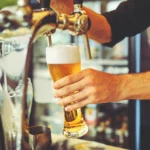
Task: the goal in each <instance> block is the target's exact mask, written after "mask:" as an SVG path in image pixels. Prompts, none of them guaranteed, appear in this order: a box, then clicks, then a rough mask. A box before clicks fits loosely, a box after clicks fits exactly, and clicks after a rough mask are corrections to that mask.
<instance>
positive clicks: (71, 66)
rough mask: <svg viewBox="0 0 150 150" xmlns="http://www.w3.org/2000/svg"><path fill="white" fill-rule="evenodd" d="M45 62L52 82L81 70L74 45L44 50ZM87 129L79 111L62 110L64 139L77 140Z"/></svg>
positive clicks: (77, 49)
mask: <svg viewBox="0 0 150 150" xmlns="http://www.w3.org/2000/svg"><path fill="white" fill-rule="evenodd" d="M46 60H47V64H48V69H49V71H50V74H51V77H52V79H53V81H54V82H55V81H57V80H59V79H61V78H63V77H65V76H67V75H70V74H74V73H77V72H79V71H80V70H81V62H80V53H79V48H78V47H77V46H76V45H70V44H69V45H56V46H53V47H48V48H47V49H46ZM87 131H88V127H87V125H86V123H85V121H84V118H83V116H82V112H81V109H77V110H74V111H70V112H66V111H65V110H64V129H63V134H64V135H65V136H66V137H71V138H78V137H81V136H83V135H85V134H86V133H87Z"/></svg>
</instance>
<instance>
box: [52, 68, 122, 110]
mask: <svg viewBox="0 0 150 150" xmlns="http://www.w3.org/2000/svg"><path fill="white" fill-rule="evenodd" d="M54 88H55V97H58V98H60V99H59V100H58V102H57V103H58V104H59V105H63V106H65V110H66V111H71V110H75V109H78V108H81V107H83V106H85V105H87V104H98V103H107V102H115V101H118V100H121V95H120V93H121V80H120V78H119V76H117V75H113V74H108V73H104V72H100V71H97V70H94V69H85V70H82V71H81V72H79V73H77V74H72V75H69V76H66V77H64V78H62V79H60V80H58V81H56V82H55V83H54ZM75 91H77V92H75Z"/></svg>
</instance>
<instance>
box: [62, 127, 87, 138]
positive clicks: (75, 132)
mask: <svg viewBox="0 0 150 150" xmlns="http://www.w3.org/2000/svg"><path fill="white" fill-rule="evenodd" d="M87 132H88V126H87V125H85V126H84V127H83V128H81V127H80V129H79V128H77V127H75V128H71V129H68V128H64V130H63V135H64V136H65V137H67V138H79V137H82V136H84V135H85V134H86V133H87Z"/></svg>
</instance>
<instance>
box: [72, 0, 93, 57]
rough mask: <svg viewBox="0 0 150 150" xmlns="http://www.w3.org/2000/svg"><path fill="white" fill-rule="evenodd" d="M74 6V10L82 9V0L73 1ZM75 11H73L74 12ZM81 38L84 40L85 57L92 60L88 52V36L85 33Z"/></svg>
mask: <svg viewBox="0 0 150 150" xmlns="http://www.w3.org/2000/svg"><path fill="white" fill-rule="evenodd" d="M73 2H74V5H77V6H76V7H75V9H78V10H80V9H82V3H83V0H74V1H73ZM74 11H75V10H74ZM83 38H84V44H85V48H86V55H87V58H88V59H92V56H91V50H90V45H89V39H88V35H87V33H85V34H84V35H83Z"/></svg>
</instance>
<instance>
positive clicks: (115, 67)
mask: <svg viewBox="0 0 150 150" xmlns="http://www.w3.org/2000/svg"><path fill="white" fill-rule="evenodd" d="M121 2H122V0H84V1H83V5H85V6H87V7H89V8H91V9H93V10H94V11H96V12H97V13H103V12H106V11H110V10H113V9H115V8H116V7H117V6H118V5H119V4H120V3H121ZM31 4H32V7H33V8H34V9H38V8H39V4H38V3H37V1H36V0H32V1H31ZM9 5H10V6H12V5H16V1H15V0H5V1H2V2H0V9H1V8H4V7H5V6H9ZM149 35H150V34H149V28H148V29H147V30H145V31H144V32H142V33H141V34H139V35H138V36H135V37H131V38H125V39H124V40H122V41H121V42H119V43H118V44H116V45H115V46H114V47H112V48H110V47H106V46H103V45H101V44H98V43H96V42H95V41H93V40H90V41H89V42H90V48H91V53H92V60H88V59H87V57H86V54H85V45H84V42H83V37H82V36H78V37H73V36H71V35H70V34H68V32H66V31H59V30H57V31H56V32H55V34H53V35H52V43H53V44H58V43H59V44H60V43H76V44H77V45H79V47H80V53H81V60H82V69H85V68H94V69H97V70H100V71H104V72H108V73H113V74H126V73H133V72H136V69H137V62H136V56H137V53H139V54H140V59H139V61H140V70H141V71H146V70H148V69H149V67H150V65H149V58H150V52H149ZM64 37H65V38H64ZM139 37H140V38H139ZM22 40H24V39H22ZM46 47H47V39H46V37H44V36H43V37H40V38H39V39H38V40H37V41H36V42H34V44H33V58H32V64H31V70H30V71H31V77H32V82H33V87H34V99H33V105H32V110H31V117H30V124H31V125H47V126H49V127H50V128H51V130H52V133H55V134H61V133H62V128H63V126H62V125H63V119H62V118H63V113H62V108H61V107H60V106H58V105H57V104H56V101H57V99H56V98H54V96H53V82H52V79H51V77H50V74H49V71H48V68H47V64H46V59H45V48H46ZM137 47H138V48H139V51H137ZM131 49H132V51H131ZM8 79H9V77H8ZM9 83H10V85H9V86H10V87H11V86H12V84H11V83H12V81H10V82H9ZM139 104H140V105H139ZM138 105H139V106H140V107H138ZM146 106H147V107H148V106H149V102H145V103H144V102H143V101H142V102H141V103H139V101H130V102H129V101H128V100H123V101H120V102H117V103H108V104H99V105H95V104H92V105H87V106H86V107H84V108H83V109H82V111H83V114H84V118H85V121H86V123H87V124H88V127H89V132H88V133H87V135H85V136H84V137H82V139H86V140H90V141H97V142H101V143H105V144H108V145H113V146H118V147H123V148H132V147H136V142H137V139H136V128H137V126H138V125H141V128H140V129H141V135H143V136H142V137H143V138H142V139H141V140H140V141H141V142H143V141H144V140H143V139H144V137H145V138H147V135H148V133H147V135H146V134H145V131H148V129H149V126H150V123H149V122H150V121H149V120H148V119H147V117H145V116H146V114H147V113H150V112H148V111H146V110H148V109H145V107H146ZM137 115H139V116H138V117H139V118H138V119H139V122H137V120H136V116H137ZM131 121H132V122H131ZM129 139H130V140H129ZM142 140H143V141H142ZM131 141H132V143H131Z"/></svg>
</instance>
